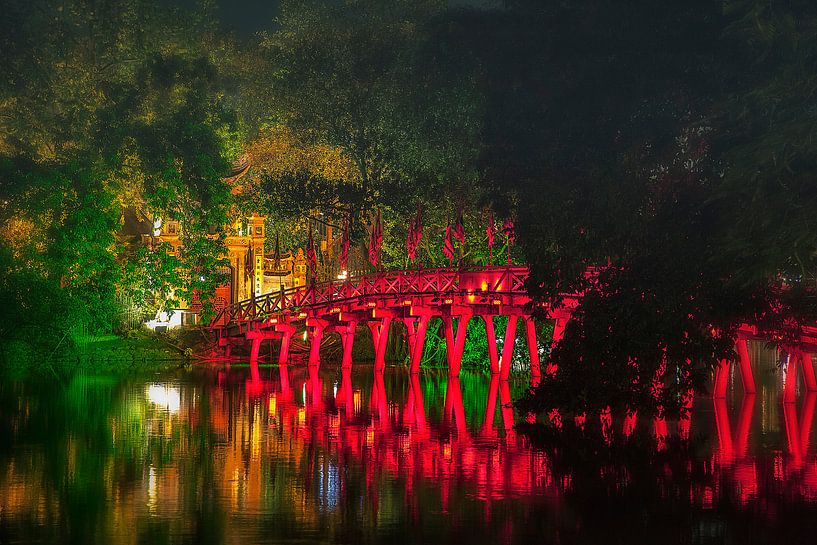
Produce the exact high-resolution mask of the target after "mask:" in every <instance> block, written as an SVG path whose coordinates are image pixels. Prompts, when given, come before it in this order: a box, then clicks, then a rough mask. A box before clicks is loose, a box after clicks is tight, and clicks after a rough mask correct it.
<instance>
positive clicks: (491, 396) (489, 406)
mask: <svg viewBox="0 0 817 545" xmlns="http://www.w3.org/2000/svg"><path fill="white" fill-rule="evenodd" d="M489 342H490V341H489ZM498 393H499V376H498V375H491V383H490V384H489V385H488V399H487V400H486V401H485V419H484V420H483V421H482V435H484V436H492V435H493V432H494V413H496V396H497V394H498Z"/></svg>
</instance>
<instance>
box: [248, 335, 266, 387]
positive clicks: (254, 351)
mask: <svg viewBox="0 0 817 545" xmlns="http://www.w3.org/2000/svg"><path fill="white" fill-rule="evenodd" d="M263 340H264V337H263V336H261V335H258V336H257V337H253V338H252V346H251V347H250V376H251V377H252V380H253V382H255V381H258V380H260V379H261V374H260V373H259V371H258V352H259V351H260V350H261V341H263Z"/></svg>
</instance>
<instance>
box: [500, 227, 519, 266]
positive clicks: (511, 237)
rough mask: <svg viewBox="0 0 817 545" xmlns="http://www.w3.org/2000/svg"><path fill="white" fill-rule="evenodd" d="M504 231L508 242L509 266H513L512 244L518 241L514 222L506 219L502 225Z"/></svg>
mask: <svg viewBox="0 0 817 545" xmlns="http://www.w3.org/2000/svg"><path fill="white" fill-rule="evenodd" d="M502 231H503V232H504V233H505V238H506V239H507V240H508V265H510V264H511V244H513V243H514V241H515V240H516V233H515V232H514V227H513V220H512V219H511V218H505V222H504V223H503V224H502Z"/></svg>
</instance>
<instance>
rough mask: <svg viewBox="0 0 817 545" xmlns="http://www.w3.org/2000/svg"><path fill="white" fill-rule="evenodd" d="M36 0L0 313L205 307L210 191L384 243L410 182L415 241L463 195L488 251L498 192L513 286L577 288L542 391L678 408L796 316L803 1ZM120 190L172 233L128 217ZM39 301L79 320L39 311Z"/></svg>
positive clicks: (8, 16)
mask: <svg viewBox="0 0 817 545" xmlns="http://www.w3.org/2000/svg"><path fill="white" fill-rule="evenodd" d="M36 5H37V6H36V7H37V9H30V8H29V7H28V3H23V2H11V3H10V4H9V6H8V9H7V10H5V12H4V14H3V17H2V19H0V24H2V29H0V40H2V47H3V51H4V55H3V58H2V59H0V69H2V71H3V73H4V74H7V77H5V78H3V79H2V81H0V155H2V178H1V180H2V187H0V191H2V199H3V203H2V207H0V212H2V218H0V219H2V222H3V223H2V234H3V236H2V247H0V266H2V267H3V273H4V274H3V278H4V284H3V287H2V293H0V298H2V299H3V300H4V301H8V302H9V303H8V305H6V308H8V309H13V311H11V312H8V313H7V314H8V317H4V318H3V322H2V324H0V330H2V331H3V332H4V333H3V334H4V335H6V336H7V337H8V336H9V335H13V333H11V332H12V331H13V330H15V327H14V325H15V324H14V322H15V320H16V316H18V315H20V314H25V315H26V318H25V319H26V320H30V324H31V325H32V327H35V326H36V325H37V324H38V323H43V322H49V323H51V322H52V321H53V320H57V321H59V322H60V323H64V322H65V321H66V320H77V319H81V320H82V321H83V322H88V321H91V322H96V323H97V324H98V325H99V324H101V323H102V322H105V321H109V318H106V316H109V315H111V314H112V313H114V312H115V308H114V301H115V300H116V299H117V297H121V296H123V295H127V297H130V298H138V299H148V298H151V297H156V298H157V300H166V299H172V298H174V297H176V298H183V299H190V298H192V297H193V296H194V294H198V295H199V296H200V297H201V298H202V299H203V300H204V302H205V307H206V303H207V299H208V297H209V294H211V293H212V291H213V288H214V287H215V286H216V285H218V284H219V283H220V282H221V281H222V280H223V279H222V278H220V276H219V275H218V274H217V273H216V271H217V270H218V268H219V265H220V264H221V263H222V261H221V252H222V250H221V248H222V239H223V233H222V230H223V229H222V228H223V226H224V225H225V224H227V223H228V213H229V210H230V207H237V208H233V209H234V210H235V209H238V210H241V211H243V212H244V213H247V214H249V213H255V212H257V213H263V214H266V215H267V216H268V218H269V220H268V221H269V228H268V236H277V237H278V238H279V239H281V240H283V243H284V245H285V247H286V248H289V247H294V246H296V245H300V244H303V242H304V240H305V238H306V231H307V228H308V226H309V225H310V218H312V219H316V218H318V217H319V215H321V214H322V216H320V218H321V221H326V222H330V223H332V224H334V225H336V226H340V225H342V224H343V222H344V221H345V220H346V219H347V218H351V219H352V223H353V227H352V232H353V238H354V240H355V243H356V244H357V245H358V246H359V247H360V249H361V250H362V247H363V246H364V245H365V242H366V239H367V235H366V232H365V229H366V227H367V226H368V225H369V224H370V222H371V220H372V217H373V215H374V214H375V213H376V211H377V210H380V211H381V212H382V213H383V216H384V220H385V226H384V231H385V243H384V246H383V264H384V266H386V267H401V266H407V265H408V263H407V259H406V257H405V240H406V235H407V227H408V223H409V221H408V219H409V218H410V217H412V216H413V215H414V214H415V213H416V211H417V210H418V208H420V209H421V210H422V212H423V218H424V226H425V230H424V235H423V239H422V244H421V248H420V252H419V254H420V258H419V261H420V262H422V263H423V264H424V265H441V264H444V263H447V262H448V260H447V259H446V258H445V257H444V256H443V255H442V251H441V249H442V237H443V232H444V228H445V226H446V225H448V224H450V223H451V222H452V221H454V218H455V217H457V215H458V214H459V212H460V211H463V212H464V218H465V223H466V237H467V238H466V242H465V245H464V247H463V248H462V249H461V251H460V250H458V253H459V254H460V255H457V261H458V262H462V263H486V262H487V261H488V255H487V254H488V252H487V248H486V245H485V239H486V238H487V236H486V234H485V224H486V221H487V213H488V211H493V212H494V214H495V217H496V218H497V223H500V222H501V220H502V219H504V218H508V217H510V218H514V219H515V224H516V229H517V241H518V244H519V246H518V247H515V248H514V251H515V252H520V255H519V256H517V258H520V257H523V258H524V259H525V260H526V261H527V262H528V263H529V264H530V266H531V281H530V286H529V288H530V291H531V293H532V294H533V295H534V296H535V297H536V298H537V299H538V300H541V301H545V302H548V303H550V304H552V305H559V304H560V303H561V301H560V298H561V296H562V295H563V294H565V293H575V292H577V291H581V292H582V293H583V294H584V297H583V299H582V300H581V302H580V304H579V307H578V308H577V309H576V313H575V318H576V319H575V320H573V321H572V322H571V324H570V326H569V327H568V329H567V332H566V336H565V338H564V340H563V341H562V342H561V343H560V344H559V345H558V347H557V348H556V349H555V350H554V352H553V354H551V359H552V360H553V363H556V364H557V365H558V367H559V372H558V373H557V374H556V375H555V376H554V377H548V378H546V379H545V380H544V381H543V382H542V384H541V385H540V387H539V389H538V390H537V391H536V392H534V393H532V394H531V395H530V396H528V397H527V399H526V400H525V403H526V406H527V408H529V409H534V410H540V409H541V410H546V409H549V408H552V407H553V406H557V405H558V406H561V407H562V408H567V409H570V410H574V411H576V412H582V411H586V410H593V409H601V408H604V407H606V406H608V405H609V406H612V407H614V408H624V407H628V406H634V405H638V406H639V407H650V408H653V409H656V410H664V411H672V410H677V409H678V408H679V404H680V400H681V399H682V395H681V394H682V393H683V392H685V391H686V390H687V389H688V388H690V387H698V388H700V387H702V386H703V385H704V384H705V382H706V377H707V375H708V372H709V371H710V370H711V369H712V367H713V366H714V365H715V364H716V363H717V362H718V361H719V360H720V359H723V358H732V357H733V354H732V346H733V340H734V336H735V332H736V329H737V327H738V326H739V325H740V324H742V323H746V322H749V323H754V324H757V325H758V326H759V327H760V328H761V329H762V330H764V331H766V332H768V333H770V334H771V336H772V337H773V338H775V339H779V340H780V341H781V342H785V341H791V340H792V339H794V338H796V335H797V333H798V330H799V328H800V327H801V326H802V325H803V324H804V323H808V322H811V321H813V320H814V319H815V317H816V316H817V307H815V305H814V302H815V297H814V295H813V292H814V280H815V272H816V271H817V263H815V259H817V235H815V232H816V231H815V229H814V225H813V223H814V220H813V218H812V210H813V209H814V206H815V204H817V202H815V201H817V189H815V188H817V185H815V184H814V181H813V170H814V167H815V163H816V162H817V161H816V158H817V148H815V146H814V144H813V138H812V137H811V136H812V132H813V127H814V126H815V112H814V108H812V107H811V102H813V89H814V79H815V77H816V76H815V74H817V71H815V62H816V61H817V36H815V33H817V9H816V8H815V7H814V6H813V5H812V3H810V2H806V1H801V0H788V1H786V2H781V3H773V4H770V3H768V2H762V1H760V0H732V1H730V2H726V3H724V2H717V1H714V0H692V1H684V2H681V1H672V2H667V3H664V4H662V5H661V6H656V5H655V3H654V2H648V1H646V0H627V1H625V2H613V1H612V0H602V1H592V2H591V1H576V2H569V3H567V2H555V1H553V2H551V1H547V2H541V1H535V0H508V1H506V2H505V3H503V4H502V5H500V6H497V7H492V8H486V9H466V8H453V7H451V6H450V5H449V4H448V3H446V2H442V1H437V0H424V1H421V2H417V1H399V2H392V1H385V0H382V1H381V0H371V1H348V2H333V1H321V0H309V1H305V2H303V1H299V2H295V1H285V2H283V3H282V7H281V10H280V15H279V17H278V19H277V20H276V21H270V24H269V27H268V30H267V31H266V32H262V33H261V34H259V35H258V36H253V37H251V38H244V39H235V40H234V39H232V38H230V37H229V36H223V35H221V34H220V33H219V32H218V23H217V21H216V20H215V19H214V18H213V16H212V13H211V12H210V11H209V8H208V4H204V5H203V6H202V7H201V8H200V9H198V10H196V11H195V12H194V13H189V14H185V16H183V17H180V16H179V15H180V14H179V12H175V11H174V10H173V9H170V8H167V7H162V6H159V5H156V4H154V3H153V2H150V1H148V0H144V1H139V2H135V3H133V2H129V3H122V2H118V1H116V0H111V1H109V2H103V3H87V2H83V1H80V0H76V1H73V2H68V3H64V2H59V3H57V2H50V1H49V0H40V1H38V2H36ZM244 153H246V154H248V155H249V157H250V158H251V161H252V163H253V166H252V169H251V171H250V173H249V174H248V175H247V176H246V177H245V178H243V179H242V182H241V183H242V187H241V191H240V192H239V198H238V202H233V197H232V195H231V194H230V191H229V188H227V187H226V186H225V184H224V183H222V179H223V178H224V177H225V176H226V175H227V173H228V172H229V168H230V162H231V161H233V160H235V159H236V158H237V157H239V156H240V155H242V154H244ZM134 204H136V205H138V206H140V207H143V208H144V209H147V210H150V212H151V213H152V214H154V215H155V216H157V217H163V218H175V219H180V220H182V221H183V224H184V225H185V230H184V232H183V239H184V252H182V253H181V254H180V255H172V256H170V255H168V254H167V253H166V252H165V251H163V250H160V251H157V252H152V253H151V252H146V251H145V250H144V249H134V248H132V247H129V246H127V245H125V244H123V243H122V241H121V240H120V239H119V238H117V236H116V235H117V232H118V230H119V229H120V223H119V222H120V219H119V216H120V212H121V209H122V207H126V206H131V205H134ZM497 235H498V236H497V244H496V246H495V248H494V255H495V257H496V261H497V262H502V260H503V257H500V256H501V255H502V254H503V253H504V251H505V247H504V244H505V242H506V241H505V239H504V238H503V237H502V236H500V235H499V233H497ZM361 254H362V252H361ZM460 260H461V261H460ZM588 272H589V274H588ZM58 300H59V301H61V302H60V303H59V304H60V305H61V306H60V308H61V309H76V313H75V314H76V316H80V315H82V316H83V317H81V318H76V317H75V318H68V317H67V316H68V314H71V312H73V311H71V312H69V311H68V310H66V311H65V312H66V313H67V314H65V315H63V314H62V313H53V314H52V315H49V316H48V317H44V316H42V315H40V314H37V312H33V311H32V310H31V309H32V308H37V309H39V308H41V307H52V306H54V305H55V304H57V303H54V301H58ZM89 309H91V310H89ZM80 311H81V312H80ZM38 312H39V311H38ZM71 315H72V316H73V315H74V314H71ZM27 323H29V322H27ZM60 331H64V326H61V327H58V328H56V329H54V335H55V336H56V337H59V336H60ZM57 340H58V339H57ZM45 344H46V345H49V344H50V345H54V344H56V342H55V340H53V339H51V340H49V341H48V342H46V343H45ZM656 381H662V382H663V383H664V385H665V387H664V389H663V390H662V393H661V395H659V396H657V395H656V390H655V388H654V387H653V385H654V384H655V383H656Z"/></svg>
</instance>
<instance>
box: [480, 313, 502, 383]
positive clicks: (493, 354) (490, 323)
mask: <svg viewBox="0 0 817 545" xmlns="http://www.w3.org/2000/svg"><path fill="white" fill-rule="evenodd" d="M482 319H483V320H484V321H485V336H486V337H487V339H488V361H489V362H490V364H491V374H492V375H497V374H499V355H498V354H497V349H496V330H495V329H494V317H493V316H488V315H485V314H483V315H482Z"/></svg>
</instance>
